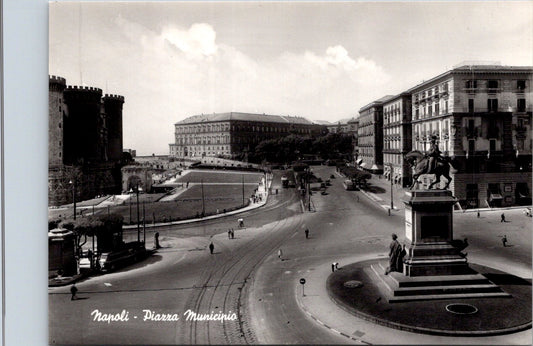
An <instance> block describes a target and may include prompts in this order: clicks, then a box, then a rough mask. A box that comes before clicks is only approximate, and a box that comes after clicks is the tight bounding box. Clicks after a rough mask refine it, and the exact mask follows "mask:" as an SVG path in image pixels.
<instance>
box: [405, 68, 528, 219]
mask: <svg viewBox="0 0 533 346" xmlns="http://www.w3.org/2000/svg"><path fill="white" fill-rule="evenodd" d="M532 76H533V68H532V67H516V66H500V65H466V66H460V67H457V68H454V69H452V70H450V71H447V72H445V73H443V74H441V75H439V76H436V77H434V78H432V79H430V80H428V81H425V82H423V83H421V84H419V85H417V86H415V87H414V88H412V89H410V90H408V92H409V93H411V94H412V132H413V140H412V147H413V150H420V151H422V152H426V151H427V150H428V148H429V141H430V138H431V136H436V137H437V141H438V145H439V148H440V150H441V151H442V152H443V154H444V155H448V156H450V157H453V158H455V163H456V165H457V169H458V172H457V173H456V174H454V175H453V181H452V184H451V185H450V189H451V190H452V192H453V193H454V195H455V196H456V197H457V198H458V199H459V201H460V203H461V205H462V206H463V207H466V208H479V207H488V206H490V207H498V206H509V205H516V204H528V203H531V179H532V175H531V171H532V167H531V154H532V151H531V150H532V140H531V130H532V128H531V121H532V119H531V115H532V104H533V94H532V88H531V83H532ZM424 179H425V181H424V182H423V184H424V185H425V186H427V184H428V183H429V180H430V179H433V178H432V177H426V178H424Z"/></svg>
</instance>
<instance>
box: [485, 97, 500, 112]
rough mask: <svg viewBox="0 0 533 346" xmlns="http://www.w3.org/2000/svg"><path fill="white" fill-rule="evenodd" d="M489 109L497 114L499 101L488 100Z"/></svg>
mask: <svg viewBox="0 0 533 346" xmlns="http://www.w3.org/2000/svg"><path fill="white" fill-rule="evenodd" d="M487 108H488V111H489V112H497V111H498V99H488V100H487Z"/></svg>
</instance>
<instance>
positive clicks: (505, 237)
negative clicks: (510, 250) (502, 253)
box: [502, 235, 507, 247]
mask: <svg viewBox="0 0 533 346" xmlns="http://www.w3.org/2000/svg"><path fill="white" fill-rule="evenodd" d="M502 244H503V247H507V236H506V235H504V236H503V238H502Z"/></svg>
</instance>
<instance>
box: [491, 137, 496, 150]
mask: <svg viewBox="0 0 533 346" xmlns="http://www.w3.org/2000/svg"><path fill="white" fill-rule="evenodd" d="M494 151H496V140H495V139H490V140H489V152H494Z"/></svg>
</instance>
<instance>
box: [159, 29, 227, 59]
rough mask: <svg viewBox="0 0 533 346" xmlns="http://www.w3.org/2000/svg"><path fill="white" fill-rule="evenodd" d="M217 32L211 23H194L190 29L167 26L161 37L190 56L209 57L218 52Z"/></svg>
mask: <svg viewBox="0 0 533 346" xmlns="http://www.w3.org/2000/svg"><path fill="white" fill-rule="evenodd" d="M216 36H217V35H216V32H215V30H213V28H212V27H211V25H209V24H205V23H197V24H193V25H192V26H191V27H190V28H189V29H188V30H180V29H178V28H176V27H171V26H167V27H165V28H164V29H163V31H162V33H161V37H162V38H163V39H164V40H166V41H167V42H169V43H170V44H172V45H173V46H175V47H176V48H178V49H179V50H181V51H182V52H183V53H185V54H186V56H187V57H188V58H204V57H205V58H207V57H210V56H213V55H215V54H216V53H217V45H216V43H215V40H216Z"/></svg>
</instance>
